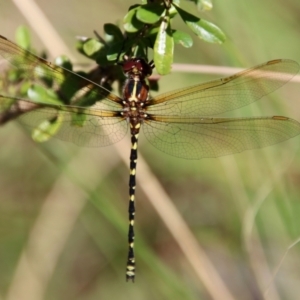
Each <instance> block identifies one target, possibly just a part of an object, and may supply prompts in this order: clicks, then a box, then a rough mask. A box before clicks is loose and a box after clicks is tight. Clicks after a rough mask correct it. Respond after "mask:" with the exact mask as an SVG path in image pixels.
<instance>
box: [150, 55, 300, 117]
mask: <svg viewBox="0 0 300 300" xmlns="http://www.w3.org/2000/svg"><path fill="white" fill-rule="evenodd" d="M298 71H299V64H298V63H297V62H295V61H292V60H283V59H278V60H272V61H269V62H267V63H265V64H262V65H259V66H256V67H254V68H251V69H248V70H245V71H242V72H239V73H237V74H235V75H233V76H230V77H227V78H222V79H218V80H215V81H211V82H207V83H203V84H198V85H194V86H191V87H187V88H182V89H179V90H175V91H172V92H169V93H166V94H162V95H160V96H157V97H155V98H153V99H152V100H150V101H149V103H148V105H149V106H148V107H147V112H148V113H150V114H155V115H172V116H176V115H186V116H209V115H217V114H220V113H223V112H226V111H230V110H234V109H237V108H239V107H243V106H245V105H248V104H250V103H252V102H254V101H257V100H258V99H260V98H262V97H263V96H265V95H267V94H269V93H271V92H273V91H275V90H276V89H278V88H280V87H281V86H283V85H284V84H285V83H287V82H288V81H289V80H290V79H291V78H293V77H294V76H295V75H296V74H297V73H298Z"/></svg>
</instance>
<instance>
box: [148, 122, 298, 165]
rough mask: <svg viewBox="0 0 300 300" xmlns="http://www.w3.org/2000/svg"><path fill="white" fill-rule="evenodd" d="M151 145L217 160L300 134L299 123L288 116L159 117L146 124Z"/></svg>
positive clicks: (185, 155) (175, 152)
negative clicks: (217, 158)
mask: <svg viewBox="0 0 300 300" xmlns="http://www.w3.org/2000/svg"><path fill="white" fill-rule="evenodd" d="M143 128H144V133H145V135H146V138H147V139H148V140H149V142H150V143H151V144H152V145H154V146H155V147H156V148H158V149H159V150H161V151H163V152H165V153H167V154H170V155H173V156H176V157H181V158H186V159H201V158H205V157H218V156H223V155H228V154H233V153H238V152H242V151H245V150H249V149H255V148H262V147H266V146H269V145H273V144H276V143H280V142H282V141H285V140H288V139H290V138H292V137H294V136H296V135H298V134H300V123H298V122H297V121H295V120H293V119H289V118H286V117H280V116H274V117H267V118H201V119H200V118H195V119H190V118H189V119H185V118H180V117H178V118H177V117H157V118H153V119H152V120H147V121H145V122H144V124H143Z"/></svg>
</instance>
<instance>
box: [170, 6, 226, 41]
mask: <svg viewBox="0 0 300 300" xmlns="http://www.w3.org/2000/svg"><path fill="white" fill-rule="evenodd" d="M176 9H177V11H178V13H179V14H180V16H181V18H182V20H183V21H184V22H185V23H186V24H187V26H189V28H190V29H191V30H192V31H193V32H194V33H195V34H196V35H197V36H198V37H199V38H201V39H203V40H204V41H206V42H209V43H218V44H221V43H223V42H224V41H225V38H226V37H225V34H224V33H223V31H222V30H221V29H220V28H219V27H217V26H216V25H215V24H213V23H210V22H208V21H206V20H203V19H200V18H198V17H196V16H194V15H192V14H190V13H188V12H186V11H184V10H183V9H181V8H179V7H178V6H176Z"/></svg>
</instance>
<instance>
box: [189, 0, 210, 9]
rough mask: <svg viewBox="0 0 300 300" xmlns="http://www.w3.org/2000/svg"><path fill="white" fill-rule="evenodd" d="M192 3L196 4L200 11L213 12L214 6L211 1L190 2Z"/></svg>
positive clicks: (193, 0) (195, 0) (198, 0)
mask: <svg viewBox="0 0 300 300" xmlns="http://www.w3.org/2000/svg"><path fill="white" fill-rule="evenodd" d="M190 1H192V2H194V3H195V4H196V5H197V7H198V9H199V10H204V11H207V10H211V9H212V7H213V5H212V1H211V0H190Z"/></svg>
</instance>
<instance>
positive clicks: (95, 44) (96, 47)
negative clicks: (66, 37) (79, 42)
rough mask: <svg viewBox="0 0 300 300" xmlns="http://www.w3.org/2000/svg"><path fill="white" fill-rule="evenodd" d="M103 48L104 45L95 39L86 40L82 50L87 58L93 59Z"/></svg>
mask: <svg viewBox="0 0 300 300" xmlns="http://www.w3.org/2000/svg"><path fill="white" fill-rule="evenodd" d="M103 47H104V45H103V43H101V42H100V41H98V40H96V39H87V40H86V41H85V42H84V43H83V46H82V50H83V52H84V53H85V54H86V55H87V56H89V57H93V56H94V55H95V54H97V52H98V51H100V50H101V49H102V48H103Z"/></svg>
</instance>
